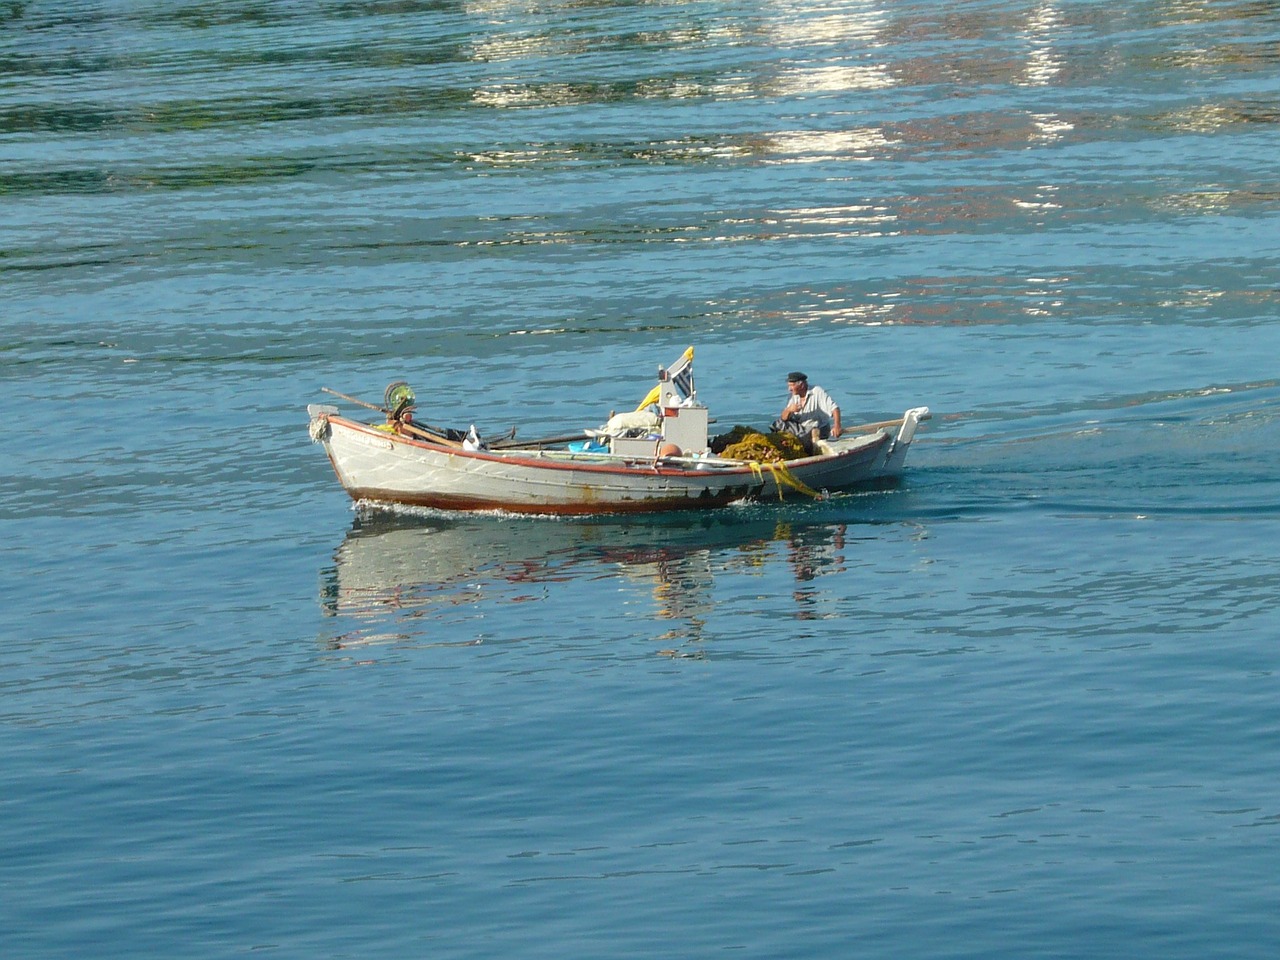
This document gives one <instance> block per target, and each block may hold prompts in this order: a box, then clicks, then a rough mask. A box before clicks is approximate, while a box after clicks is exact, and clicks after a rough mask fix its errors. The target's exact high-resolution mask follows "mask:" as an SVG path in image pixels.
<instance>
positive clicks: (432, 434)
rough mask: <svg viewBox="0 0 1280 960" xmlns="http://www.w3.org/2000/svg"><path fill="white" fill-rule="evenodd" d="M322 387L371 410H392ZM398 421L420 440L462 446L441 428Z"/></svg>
mask: <svg viewBox="0 0 1280 960" xmlns="http://www.w3.org/2000/svg"><path fill="white" fill-rule="evenodd" d="M320 389H321V390H323V391H324V392H325V393H330V394H333V396H335V397H341V398H342V399H343V400H346V401H348V402H350V403H354V404H356V405H357V406H360V407H366V408H367V409H369V410H377V411H378V412H379V413H385V414H387V415H388V416H390V412H389V411H388V410H387V408H386V407H380V406H378V405H377V404H376V403H368V402H366V401H364V400H359V399H357V398H356V397H350V396H347V394H345V393H339V392H338V391H337V390H330V389H329V388H328V387H321V388H320ZM396 422H397V423H399V424H400V426H401V427H403V428H404V430H405V432H406V433H408V434H410V435H412V436H415V437H417V438H418V439H419V440H430V441H431V442H432V443H439V444H443V445H444V446H446V447H459V448H460V447H461V446H462V444H461V442H459V441H457V440H450V439H449V438H448V437H446V436H445V435H444V434H443V433H441V432H440V431H439V430H434V429H432V428H430V427H426V426H423V425H421V424H417V423H414V422H413V421H411V420H397V421H396Z"/></svg>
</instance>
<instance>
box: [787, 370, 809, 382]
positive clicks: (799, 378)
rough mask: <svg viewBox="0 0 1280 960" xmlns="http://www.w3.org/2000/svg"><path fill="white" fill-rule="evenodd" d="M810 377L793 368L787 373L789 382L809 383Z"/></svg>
mask: <svg viewBox="0 0 1280 960" xmlns="http://www.w3.org/2000/svg"><path fill="white" fill-rule="evenodd" d="M808 382H809V378H808V377H806V376H805V375H804V374H803V373H801V372H800V371H799V370H792V371H791V372H790V373H788V374H787V383H808Z"/></svg>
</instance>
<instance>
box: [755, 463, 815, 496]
mask: <svg viewBox="0 0 1280 960" xmlns="http://www.w3.org/2000/svg"><path fill="white" fill-rule="evenodd" d="M767 466H768V467H769V469H770V470H772V471H773V479H774V481H775V482H776V484H777V487H778V499H779V500H781V499H782V485H783V484H784V483H785V484H786V485H787V486H788V487H790V488H791V489H792V490H795V491H797V492H799V493H803V494H804V495H805V496H806V497H813V499H815V500H821V499H822V494H820V493H819V492H818V491H817V490H814V489H813V488H812V487H810V486H809V485H808V484H806V483H804V482H803V481H801V480H797V479H796V478H795V476H794V475H793V474H792V473H791V471H790V470H788V469H787V465H786V464H785V463H783V462H782V461H781V460H771V461H769V462H768V464H767Z"/></svg>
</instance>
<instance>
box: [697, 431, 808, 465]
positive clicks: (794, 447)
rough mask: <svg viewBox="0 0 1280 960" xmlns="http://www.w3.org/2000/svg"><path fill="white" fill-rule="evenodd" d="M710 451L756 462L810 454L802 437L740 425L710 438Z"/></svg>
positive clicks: (733, 458) (788, 458)
mask: <svg viewBox="0 0 1280 960" xmlns="http://www.w3.org/2000/svg"><path fill="white" fill-rule="evenodd" d="M711 452H712V453H714V454H717V455H718V456H721V457H724V458H726V459H728V460H753V461H758V462H768V461H779V460H799V459H800V458H801V457H807V456H809V452H808V451H807V450H806V449H805V446H804V441H803V440H801V439H800V438H799V437H797V436H795V435H794V434H790V433H769V434H764V433H761V432H760V431H759V430H755V429H753V428H751V427H744V426H741V425H739V426H736V427H734V428H733V429H732V430H730V431H729V432H728V433H725V434H721V435H720V436H718V437H716V438H715V439H714V440H712V441H711Z"/></svg>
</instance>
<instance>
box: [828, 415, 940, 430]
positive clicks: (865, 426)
mask: <svg viewBox="0 0 1280 960" xmlns="http://www.w3.org/2000/svg"><path fill="white" fill-rule="evenodd" d="M920 419H921V420H931V419H933V418H932V417H931V416H930V415H928V414H926V415H925V416H923V417H921V418H920ZM904 420H905V418H904V417H899V418H898V419H897V420H881V421H879V422H878V423H860V424H858V425H857V426H856V427H845V428H844V429H843V430H842V431H841V432H842V433H875V432H876V431H877V430H884V429H887V428H888V427H900V426H902V424H903V422H904Z"/></svg>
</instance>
